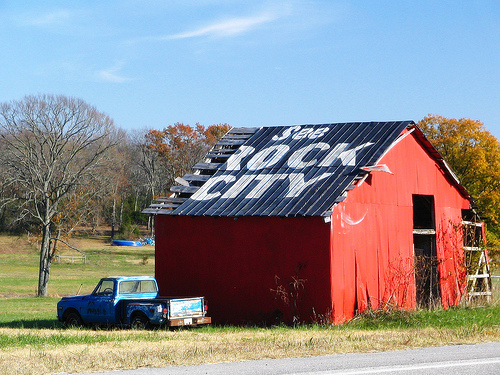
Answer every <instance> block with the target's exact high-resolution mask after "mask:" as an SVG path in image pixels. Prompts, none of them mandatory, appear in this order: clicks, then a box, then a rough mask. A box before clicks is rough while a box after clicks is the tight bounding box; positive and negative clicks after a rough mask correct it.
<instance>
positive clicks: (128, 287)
mask: <svg viewBox="0 0 500 375" xmlns="http://www.w3.org/2000/svg"><path fill="white" fill-rule="evenodd" d="M157 292H158V290H157V288H156V283H155V282H154V281H153V280H131V281H122V282H121V283H120V286H119V288H118V293H119V294H134V293H157Z"/></svg>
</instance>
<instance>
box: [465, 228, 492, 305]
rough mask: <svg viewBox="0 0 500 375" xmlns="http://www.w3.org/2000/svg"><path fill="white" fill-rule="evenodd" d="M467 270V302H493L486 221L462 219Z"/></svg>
mask: <svg viewBox="0 0 500 375" xmlns="http://www.w3.org/2000/svg"><path fill="white" fill-rule="evenodd" d="M462 228H463V232H464V255H465V267H466V270H467V294H466V296H467V297H466V298H467V304H472V303H489V302H491V295H492V293H491V273H490V267H489V263H488V255H487V250H486V248H485V247H484V244H485V238H484V223H482V222H480V221H476V220H472V221H465V220H464V221H462Z"/></svg>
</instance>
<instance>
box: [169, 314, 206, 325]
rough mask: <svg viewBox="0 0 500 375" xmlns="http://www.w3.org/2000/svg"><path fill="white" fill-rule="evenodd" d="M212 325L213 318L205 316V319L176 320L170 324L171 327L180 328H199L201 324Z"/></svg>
mask: <svg viewBox="0 0 500 375" xmlns="http://www.w3.org/2000/svg"><path fill="white" fill-rule="evenodd" d="M210 323H212V318H211V317H209V316H204V317H203V318H186V319H174V320H171V321H169V322H168V325H169V326H170V327H180V326H197V325H201V324H210Z"/></svg>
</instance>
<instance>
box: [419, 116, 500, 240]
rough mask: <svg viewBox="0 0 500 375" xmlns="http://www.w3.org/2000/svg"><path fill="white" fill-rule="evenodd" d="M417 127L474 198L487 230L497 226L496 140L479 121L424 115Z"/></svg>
mask: <svg viewBox="0 0 500 375" xmlns="http://www.w3.org/2000/svg"><path fill="white" fill-rule="evenodd" d="M418 126H419V128H420V129H421V130H422V131H423V132H424V134H425V135H426V137H427V138H428V139H429V141H430V142H431V143H432V144H433V145H434V147H435V148H436V149H437V150H438V151H439V153H440V154H441V155H442V156H443V158H444V159H445V160H446V162H447V163H448V164H449V165H450V167H451V169H452V170H453V171H454V172H455V174H456V175H457V177H458V179H459V180H460V182H461V183H462V184H463V185H464V186H465V188H466V189H467V190H468V191H469V193H470V194H471V195H472V197H473V198H474V201H475V202H476V204H477V207H478V209H479V212H480V214H481V215H482V217H483V219H485V220H486V221H487V222H488V223H489V228H490V231H493V232H494V234H496V236H495V237H498V233H499V230H500V144H499V142H498V139H497V138H496V137H495V136H493V135H492V134H491V133H490V132H489V131H488V130H486V128H485V127H484V125H483V123H482V122H481V121H478V120H471V119H469V118H461V119H452V118H446V117H443V116H439V115H428V116H427V117H425V118H424V119H423V120H421V121H419V122H418Z"/></svg>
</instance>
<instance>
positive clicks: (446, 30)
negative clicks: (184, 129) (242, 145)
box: [0, 0, 500, 138]
mask: <svg viewBox="0 0 500 375" xmlns="http://www.w3.org/2000/svg"><path fill="white" fill-rule="evenodd" d="M499 20H500V1H498V0H490V1H487V0H484V1H481V0H477V1H476V0H464V1H461V0H457V1H446V0H445V1H435V0H433V1H428V0H420V1H409V0H394V1H384V0H381V1H370V0H367V1H341V0H310V1H294V0H283V1H264V0H253V1H236V0H213V1H208V0H169V1H167V0H165V1H153V0H122V1H112V0H110V1H88V0H85V1H83V0H81V1H78V0H75V1H67V0H66V1H55V0H44V1H14V0H0V43H1V46H2V53H1V54H0V82H1V89H0V102H5V101H11V100H18V99H22V98H23V96H24V95H28V94H35V95H36V94H63V95H67V96H74V97H78V98H81V99H83V100H85V101H86V102H88V103H90V104H92V105H94V106H95V107H96V108H97V109H98V110H100V111H102V112H105V113H107V114H108V115H110V116H111V117H112V118H113V119H114V121H115V123H116V125H117V126H119V127H121V128H123V129H126V130H132V129H145V128H155V129H162V128H164V127H166V126H167V125H171V124H173V123H175V122H184V123H186V124H191V125H194V124H195V123H196V122H199V123H201V124H203V125H207V126H208V125H211V124H216V123H229V124H230V125H232V126H270V125H294V124H319V123H331V122H346V121H389V120H415V121H418V120H420V119H422V118H423V117H424V116H426V115H427V114H429V113H431V114H440V115H443V116H446V117H453V118H461V117H469V118H472V119H475V120H480V121H482V122H483V123H484V125H485V126H486V128H487V129H488V130H490V131H491V132H492V133H493V134H494V135H495V136H496V137H497V138H500V79H499V78H500V46H499V42H500V22H499Z"/></svg>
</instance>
